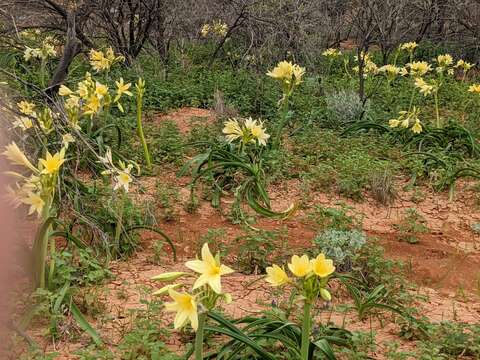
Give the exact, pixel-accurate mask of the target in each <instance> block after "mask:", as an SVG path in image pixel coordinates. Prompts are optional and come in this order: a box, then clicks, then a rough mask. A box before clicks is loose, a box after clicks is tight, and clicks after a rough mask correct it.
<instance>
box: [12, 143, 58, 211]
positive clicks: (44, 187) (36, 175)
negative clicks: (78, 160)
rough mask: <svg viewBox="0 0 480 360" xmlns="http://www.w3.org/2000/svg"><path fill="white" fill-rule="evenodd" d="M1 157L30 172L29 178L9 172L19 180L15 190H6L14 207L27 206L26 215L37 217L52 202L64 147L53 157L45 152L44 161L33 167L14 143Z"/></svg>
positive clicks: (41, 160) (40, 160)
mask: <svg viewBox="0 0 480 360" xmlns="http://www.w3.org/2000/svg"><path fill="white" fill-rule="evenodd" d="M3 155H4V156H5V157H6V158H7V159H8V160H9V161H10V162H11V163H12V164H13V165H18V166H22V167H24V168H26V169H28V170H30V171H31V174H30V176H24V175H22V174H20V173H18V172H13V171H10V172H8V174H10V175H12V176H14V177H15V178H17V179H19V182H17V183H16V184H15V188H14V189H12V188H11V187H9V188H8V193H9V195H10V197H11V199H12V201H13V204H14V205H15V206H19V205H21V204H25V205H29V206H30V209H29V212H28V214H29V215H31V214H33V213H35V212H36V213H37V214H38V215H39V216H40V215H41V214H42V211H43V209H44V207H45V205H50V203H51V202H52V201H53V197H54V193H55V187H56V179H57V174H58V172H59V171H60V168H61V166H62V164H63V163H64V162H65V147H64V148H62V149H61V150H60V151H59V152H57V153H55V154H54V155H52V154H50V152H48V151H47V153H46V157H45V158H44V159H39V161H38V165H37V166H34V165H33V164H32V163H31V162H30V160H28V158H27V156H26V155H25V154H24V153H23V152H22V151H21V150H20V148H19V147H18V146H17V144H16V143H15V142H12V143H11V144H9V145H7V146H6V148H5V151H4V152H3Z"/></svg>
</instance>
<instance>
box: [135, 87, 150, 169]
mask: <svg viewBox="0 0 480 360" xmlns="http://www.w3.org/2000/svg"><path fill="white" fill-rule="evenodd" d="M142 105H143V95H142V94H141V93H140V92H139V93H138V95H137V132H138V136H139V137H140V140H141V142H142V146H143V152H144V154H145V161H146V163H147V167H148V169H149V170H152V160H151V158H150V152H149V151H148V146H147V141H146V140H145V135H144V133H143V126H142Z"/></svg>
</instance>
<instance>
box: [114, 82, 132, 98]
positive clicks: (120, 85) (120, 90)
mask: <svg viewBox="0 0 480 360" xmlns="http://www.w3.org/2000/svg"><path fill="white" fill-rule="evenodd" d="M115 85H117V96H115V100H113V102H117V101H118V100H120V98H121V97H122V95H123V94H125V95H127V96H133V95H132V93H131V92H130V91H129V90H128V89H130V87H131V86H132V84H130V83H128V84H125V83H124V81H123V78H120V80H119V81H115Z"/></svg>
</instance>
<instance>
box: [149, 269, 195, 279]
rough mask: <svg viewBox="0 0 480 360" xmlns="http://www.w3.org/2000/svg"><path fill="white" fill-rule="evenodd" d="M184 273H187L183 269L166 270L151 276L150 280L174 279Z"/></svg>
mask: <svg viewBox="0 0 480 360" xmlns="http://www.w3.org/2000/svg"><path fill="white" fill-rule="evenodd" d="M184 275H187V273H186V272H183V271H174V272H166V273H163V274H160V275H157V276H154V277H152V278H151V280H158V281H174V280H177V279H178V278H180V277H182V276H184Z"/></svg>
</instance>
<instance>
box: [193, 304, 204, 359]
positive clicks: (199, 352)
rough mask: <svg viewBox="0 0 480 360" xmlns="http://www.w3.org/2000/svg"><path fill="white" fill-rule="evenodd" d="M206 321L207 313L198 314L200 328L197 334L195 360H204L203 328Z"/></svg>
mask: <svg viewBox="0 0 480 360" xmlns="http://www.w3.org/2000/svg"><path fill="white" fill-rule="evenodd" d="M206 319H207V313H206V312H202V313H200V314H198V328H197V332H196V334H195V358H194V359H195V360H203V328H204V326H205V320H206Z"/></svg>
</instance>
